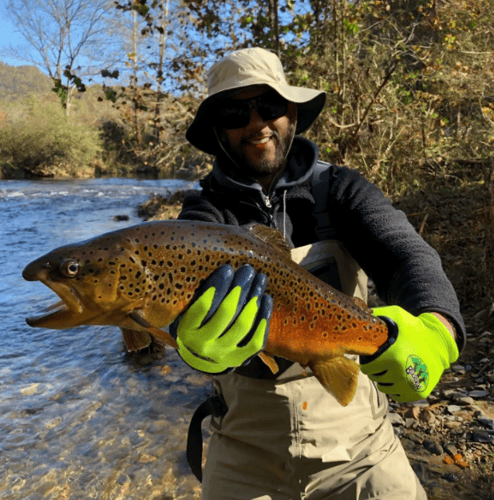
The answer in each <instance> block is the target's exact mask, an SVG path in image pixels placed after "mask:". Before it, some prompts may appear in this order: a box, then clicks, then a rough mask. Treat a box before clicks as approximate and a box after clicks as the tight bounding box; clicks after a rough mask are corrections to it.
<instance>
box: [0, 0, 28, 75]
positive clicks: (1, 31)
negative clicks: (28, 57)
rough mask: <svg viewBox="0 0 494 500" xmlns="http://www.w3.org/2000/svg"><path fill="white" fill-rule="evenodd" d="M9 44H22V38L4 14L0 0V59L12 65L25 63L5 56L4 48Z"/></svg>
mask: <svg viewBox="0 0 494 500" xmlns="http://www.w3.org/2000/svg"><path fill="white" fill-rule="evenodd" d="M10 44H12V45H21V44H24V39H23V38H22V37H21V36H20V35H19V33H16V32H15V26H13V25H12V23H11V22H10V21H9V20H8V19H7V17H6V15H5V3H4V1H3V0H0V61H2V62H4V63H7V64H10V65H12V66H17V65H19V64H26V63H25V62H22V61H17V60H16V59H11V58H9V57H6V55H5V50H6V49H7V47H8V46H9V45H10Z"/></svg>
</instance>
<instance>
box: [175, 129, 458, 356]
mask: <svg viewBox="0 0 494 500" xmlns="http://www.w3.org/2000/svg"><path fill="white" fill-rule="evenodd" d="M317 162H318V149H317V146H316V145H315V144H314V143H312V142H310V141H309V140H307V139H305V138H302V137H298V136H297V137H295V140H294V142H293V145H292V149H291V151H290V154H289V159H288V163H287V168H286V169H285V172H284V173H283V176H282V177H281V179H280V180H279V181H278V182H277V184H276V186H274V188H273V189H272V191H271V193H270V194H269V197H267V196H265V195H264V194H263V191H262V188H261V186H260V185H259V184H258V183H256V182H255V181H253V180H252V179H246V178H242V177H241V175H240V172H239V171H238V168H237V167H235V166H234V165H231V163H230V162H229V161H228V159H227V158H225V157H221V156H220V157H218V158H217V159H216V161H215V163H214V166H213V170H212V172H210V173H209V174H208V175H207V176H206V177H205V178H204V179H203V180H202V181H201V183H200V184H201V187H202V191H201V192H200V193H199V194H197V193H195V194H190V195H188V196H187V197H186V198H185V200H184V204H183V209H182V212H181V214H180V215H179V218H180V219H189V220H201V221H209V222H216V223H220V224H232V225H242V224H247V223H249V222H257V223H260V224H264V225H268V226H272V227H276V228H278V229H280V230H281V231H283V230H284V232H285V237H286V239H287V242H288V243H289V244H290V245H292V246H295V247H298V246H303V245H307V244H310V243H314V242H316V241H317V239H318V238H317V236H316V233H315V225H316V223H315V218H314V216H313V210H314V204H315V202H314V198H313V196H312V193H311V177H312V172H313V169H314V167H315V165H316V163H317ZM328 168H329V186H328V200H327V206H328V212H329V217H330V220H331V224H332V226H333V229H334V234H335V239H337V240H339V241H341V242H342V243H343V244H344V245H345V247H346V248H347V250H348V251H349V252H350V254H351V255H352V256H353V258H354V259H355V260H356V261H357V262H358V263H359V264H360V266H361V267H362V269H363V270H364V271H365V272H366V273H367V275H368V276H369V278H371V279H372V281H373V282H374V284H375V286H376V289H377V293H378V294H379V296H380V297H381V298H382V299H383V300H384V301H385V303H386V304H390V305H399V306H401V307H403V308H404V309H406V310H407V311H409V312H411V313H412V314H415V315H418V314H420V313H422V312H426V311H436V312H438V313H441V314H443V315H444V316H445V317H447V318H448V319H449V320H450V321H451V322H452V324H453V325H454V326H455V328H456V331H457V343H458V346H459V348H460V350H461V349H463V347H464V344H465V325H464V322H463V318H462V316H461V314H460V308H459V304H458V299H457V297H456V293H455V291H454V289H453V286H452V285H451V283H450V281H449V280H448V278H447V277H446V275H445V273H444V271H443V269H442V265H441V261H440V259H439V256H438V254H437V252H436V251H435V250H434V249H433V248H432V247H430V246H429V245H428V244H427V243H426V242H425V241H424V240H423V239H422V238H421V236H419V234H418V233H417V232H416V231H415V229H414V228H413V226H412V225H411V224H410V223H409V222H408V220H407V217H406V215H405V214H404V213H403V212H402V211H399V210H396V209H395V208H394V207H393V206H392V204H391V202H390V201H389V200H388V199H387V198H386V197H385V196H384V195H383V194H382V192H381V191H380V190H379V189H378V188H377V187H376V186H374V185H373V184H371V183H370V182H368V181H367V180H366V179H364V178H363V177H362V176H361V175H360V174H359V173H358V172H357V171H356V170H352V169H349V168H347V167H340V166H336V165H330V166H329V167H328Z"/></svg>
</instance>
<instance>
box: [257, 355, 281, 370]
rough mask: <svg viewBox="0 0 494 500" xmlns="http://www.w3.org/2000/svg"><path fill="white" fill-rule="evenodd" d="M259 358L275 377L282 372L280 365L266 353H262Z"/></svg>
mask: <svg viewBox="0 0 494 500" xmlns="http://www.w3.org/2000/svg"><path fill="white" fill-rule="evenodd" d="M258 356H259V357H260V358H261V359H262V361H263V362H264V364H265V365H266V366H267V367H268V368H269V369H270V370H271V372H272V373H273V375H276V374H277V373H278V372H279V371H280V369H279V367H278V363H277V362H276V361H275V359H274V358H273V357H272V356H270V355H269V354H266V353H265V352H260V353H259V354H258Z"/></svg>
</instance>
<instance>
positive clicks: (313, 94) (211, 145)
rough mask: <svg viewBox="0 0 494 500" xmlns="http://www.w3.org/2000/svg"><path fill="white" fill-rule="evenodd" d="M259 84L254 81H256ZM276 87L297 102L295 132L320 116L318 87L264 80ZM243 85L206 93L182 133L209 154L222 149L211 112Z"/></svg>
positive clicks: (321, 95)
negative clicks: (216, 105) (307, 87)
mask: <svg viewBox="0 0 494 500" xmlns="http://www.w3.org/2000/svg"><path fill="white" fill-rule="evenodd" d="M259 84H261V85H262V82H259V81H257V82H256V85H259ZM266 85H268V86H269V87H271V88H272V89H274V90H276V92H278V93H279V94H280V95H282V96H283V97H284V98H285V99H287V100H288V101H291V102H294V103H296V104H297V127H296V129H295V133H296V134H301V133H302V132H304V131H306V130H307V129H308V128H309V127H310V126H311V125H312V123H313V122H314V120H315V119H316V118H317V117H318V116H319V114H320V113H321V111H322V109H323V108H324V103H325V102H326V92H323V91H321V90H313V89H306V88H303V87H292V86H290V85H279V86H278V85H273V84H272V83H266ZM242 88H245V87H241V88H238V87H236V88H231V89H226V90H223V91H222V92H219V93H217V94H214V95H211V96H209V97H207V98H206V99H205V100H204V101H203V102H202V103H201V105H200V106H199V108H198V109H197V113H196V116H195V118H194V120H193V122H192V123H191V124H190V126H189V128H188V129H187V132H186V134H185V137H186V139H187V140H188V141H189V142H190V143H191V144H192V145H193V146H195V147H196V148H197V149H199V150H201V151H204V152H205V153H208V154H211V155H214V156H216V155H218V153H219V152H220V151H221V149H220V146H219V144H218V140H217V137H216V134H215V133H214V123H213V120H212V119H211V116H213V115H214V108H215V104H216V103H217V102H218V101H222V100H223V99H225V98H227V97H228V96H229V95H231V94H232V93H234V92H238V91H239V90H241V89H242Z"/></svg>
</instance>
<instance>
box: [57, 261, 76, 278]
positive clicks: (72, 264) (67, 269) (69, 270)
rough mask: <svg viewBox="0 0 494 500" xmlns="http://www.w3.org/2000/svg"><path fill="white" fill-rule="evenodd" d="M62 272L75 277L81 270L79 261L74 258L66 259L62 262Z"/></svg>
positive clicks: (69, 276)
mask: <svg viewBox="0 0 494 500" xmlns="http://www.w3.org/2000/svg"><path fill="white" fill-rule="evenodd" d="M60 272H61V273H62V274H63V275H65V276H67V277H68V278H73V277H74V276H76V275H77V273H78V272H79V263H78V262H77V261H76V260H74V259H65V260H64V261H62V263H61V264H60Z"/></svg>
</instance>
